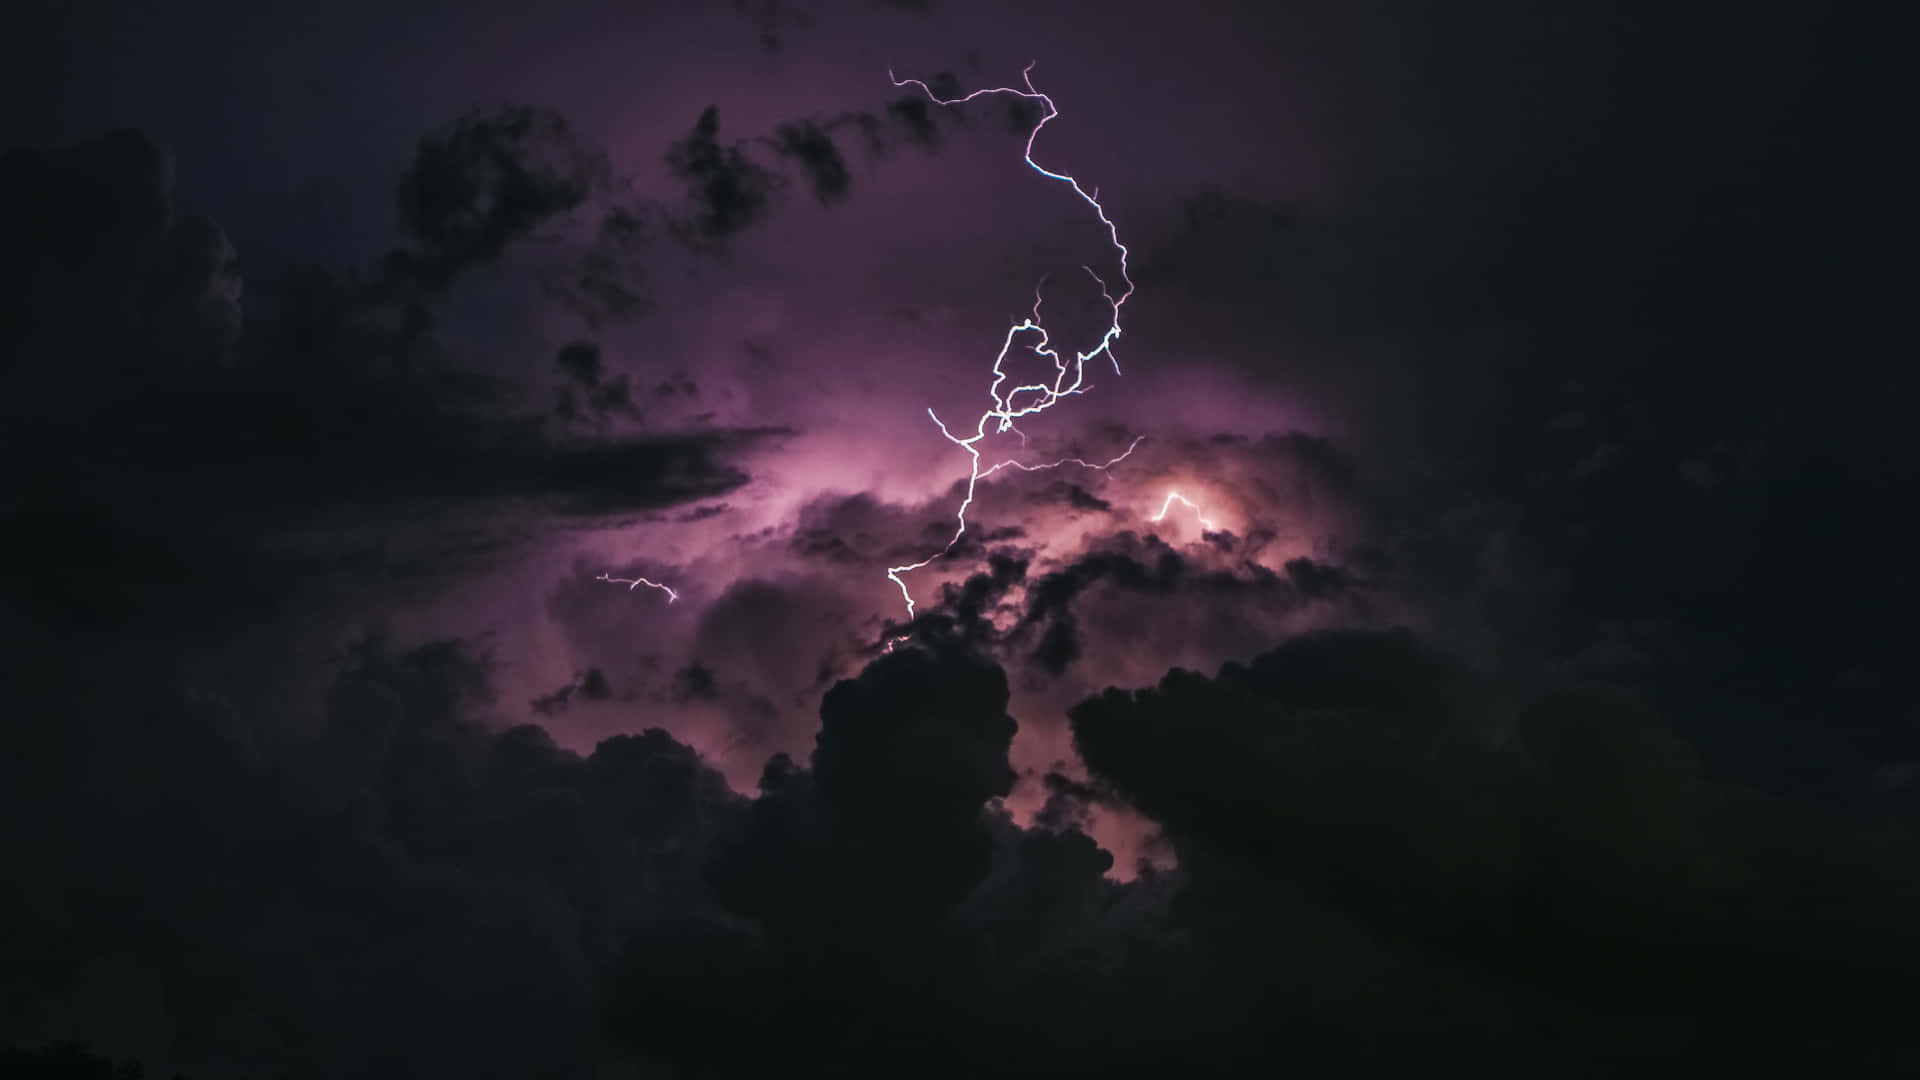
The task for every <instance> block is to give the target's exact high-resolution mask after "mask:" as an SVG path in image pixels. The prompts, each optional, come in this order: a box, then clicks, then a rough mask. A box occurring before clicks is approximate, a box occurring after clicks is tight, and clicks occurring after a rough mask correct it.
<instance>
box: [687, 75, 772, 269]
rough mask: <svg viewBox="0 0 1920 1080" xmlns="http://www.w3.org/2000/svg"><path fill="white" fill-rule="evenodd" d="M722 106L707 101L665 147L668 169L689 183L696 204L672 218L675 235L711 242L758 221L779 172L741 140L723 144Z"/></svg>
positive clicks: (689, 194) (702, 243)
mask: <svg viewBox="0 0 1920 1080" xmlns="http://www.w3.org/2000/svg"><path fill="white" fill-rule="evenodd" d="M719 135H720V110H719V109H718V108H716V107H715V106H712V105H709V106H707V109H706V111H705V112H703V113H701V114H700V119H699V120H698V121H696V122H695V123H694V125H693V131H692V132H690V133H689V134H688V135H687V136H686V137H685V138H683V139H681V140H680V141H679V142H677V143H675V144H673V147H672V148H671V149H669V150H668V151H667V157H666V161H667V169H668V171H669V172H671V173H672V174H673V175H674V176H675V177H677V178H679V179H680V180H681V181H682V182H683V183H684V184H685V185H686V189H687V197H688V198H689V199H690V200H691V201H692V202H693V204H694V206H695V208H696V210H695V213H694V216H693V217H692V218H691V219H690V220H686V221H681V222H676V223H675V226H676V231H677V233H678V235H679V236H680V237H681V238H682V239H684V240H685V241H687V242H688V243H689V244H693V245H695V246H706V247H710V246H712V245H714V244H715V243H717V242H719V241H722V240H725V239H727V238H728V237H729V236H732V235H733V234H734V233H737V232H740V231H742V230H743V229H746V228H747V227H748V226H750V225H753V224H754V223H756V222H757V221H759V219H760V217H761V216H762V215H763V214H764V213H765V212H766V208H767V203H768V200H769V199H770V198H771V197H772V194H773V189H774V187H775V186H776V184H778V183H779V180H780V177H779V176H778V175H777V174H775V173H773V172H771V171H769V170H768V169H766V168H765V167H763V166H761V165H760V164H759V163H757V162H755V161H753V160H752V159H751V158H749V157H747V155H746V151H745V150H744V149H743V145H742V144H740V143H733V144H726V145H723V144H722V143H721V142H720V139H719Z"/></svg>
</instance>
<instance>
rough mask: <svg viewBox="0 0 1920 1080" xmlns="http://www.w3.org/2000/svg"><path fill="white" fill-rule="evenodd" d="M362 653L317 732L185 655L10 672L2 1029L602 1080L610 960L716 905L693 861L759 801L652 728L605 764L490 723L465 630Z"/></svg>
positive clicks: (135, 1055) (342, 673) (117, 1043)
mask: <svg viewBox="0 0 1920 1080" xmlns="http://www.w3.org/2000/svg"><path fill="white" fill-rule="evenodd" d="M342 659H343V663H342V665H341V667H340V669H339V673H338V675H337V677H336V678H335V680H334V682H333V684H332V686H331V687H330V689H329V691H328V694H327V699H326V705H325V711H324V721H323V724H322V726H321V728H320V729H319V730H317V731H313V732H311V733H298V732H296V731H295V730H294V729H292V728H290V727H289V726H288V725H287V724H286V723H285V722H284V721H283V720H281V719H280V718H276V717H271V716H245V715H238V714H236V713H235V712H234V711H233V709H232V708H230V707H227V706H224V705H223V704H222V703H221V702H219V701H218V700H215V699H211V698H207V697H205V696H203V695H198V694H195V693H194V692H192V691H191V690H190V689H185V688H182V687H180V686H179V685H178V684H177V683H176V682H175V681H174V680H173V679H172V678H170V677H169V676H168V674H167V672H166V665H165V664H164V663H156V662H146V663H142V662H139V661H132V662H129V663H130V665H131V666H128V667H124V668H122V669H121V670H120V672H119V674H120V675H121V676H124V679H117V680H114V681H112V682H111V683H99V682H97V681H96V682H95V684H94V685H92V686H90V687H89V686H85V685H84V684H83V683H82V682H79V681H76V679H75V677H76V676H78V675H79V674H80V671H81V669H79V668H76V667H75V666H74V665H73V664H72V662H71V661H69V660H67V659H65V658H60V657H56V656H53V655H52V654H46V653H39V654H37V655H36V658H35V665H34V666H32V667H23V668H20V669H19V670H20V671H23V672H24V671H28V670H35V669H36V668H37V670H38V671H39V675H37V676H35V677H32V678H28V679H10V680H9V681H10V684H11V685H13V686H14V687H15V688H16V692H17V693H18V694H20V695H21V697H20V698H19V699H18V700H17V701H16V704H17V705H20V706H22V707H23V710H24V711H22V712H21V713H19V715H20V716H21V717H22V724H23V725H24V726H18V730H16V731H15V733H14V737H15V740H16V746H18V747H21V748H26V747H31V748H32V765H31V768H27V767H25V766H24V765H20V764H16V762H19V761H20V759H18V758H14V757H11V756H10V757H9V759H8V764H7V765H6V766H4V769H5V772H6V774H7V775H6V783H5V785H4V787H5V791H6V794H5V796H3V797H0V798H4V800H5V802H6V807H7V815H6V816H7V819H8V820H9V821H10V822H12V823H13V824H11V825H9V826H8V827H7V828H6V829H5V830H4V833H3V834H0V835H4V843H5V850H6V853H7V858H8V861H9V865H10V866H12V867H13V868H14V871H15V873H16V875H17V881H16V883H17V885H18V886H19V887H18V888H13V889H9V890H7V899H6V901H5V907H6V917H7V921H8V925H9V926H11V927H12V928H13V929H14V930H15V931H16V933H15V934H10V935H9V937H8V941H9V944H8V945H7V946H6V952H7V963H6V967H7V969H8V972H9V975H8V980H7V985H8V991H7V992H8V994H9V998H10V1000H13V1001H14V1002H15V1006H16V1007H9V1008H8V1009H7V1010H6V1016H7V1019H6V1021H5V1023H4V1030H3V1031H0V1041H10V1042H17V1043H20V1044H22V1045H27V1046H32V1045H38V1044H40V1043H41V1042H43V1041H44V1040H49V1039H55V1040H57V1039H59V1038H62V1037H73V1036H79V1037H81V1038H82V1039H84V1040H85V1041H86V1042H87V1043H88V1044H89V1045H90V1046H91V1047H92V1048H93V1049H94V1050H95V1051H97V1052H100V1053H104V1054H107V1055H108V1056H111V1057H114V1058H132V1059H138V1060H141V1061H143V1062H145V1063H146V1064H147V1065H148V1067H149V1068H150V1069H152V1070H156V1071H158V1072H159V1074H160V1075H171V1070H174V1069H178V1070H180V1071H181V1072H183V1073H185V1074H186V1075H191V1076H202V1075H205V1076H222V1075H260V1074H287V1073H293V1074H301V1075H305V1074H311V1075H324V1074H338V1073H342V1072H352V1073H357V1074H362V1075H396V1076H398V1075H421V1074H423V1073H432V1072H437V1071H440V1070H442V1069H447V1068H457V1069H459V1070H460V1071H462V1072H467V1073H469V1074H475V1073H480V1074H485V1073H496V1074H500V1075H506V1074H513V1073H519V1074H527V1073H530V1072H537V1073H544V1074H549V1075H579V1074H580V1073H581V1072H582V1071H583V1070H584V1068H585V1062H584V1058H583V1057H582V1056H581V1053H582V1049H583V1048H584V1047H585V1046H586V1040H587V1037H588V1035H589V1034H590V1029H589V1027H588V1026H587V1023H586V1021H585V1020H584V1017H585V1016H586V1015H587V1014H588V1012H590V1010H591V1002H592V999H593V996H594V991H593V982H592V979H593V970H594V968H595V966H596V962H597V961H596V959H595V958H596V957H605V956H608V955H610V950H611V949H612V947H613V943H614V942H616V941H619V940H624V938H625V937H626V935H627V934H628V933H629V932H630V931H631V928H632V927H633V926H635V925H637V923H636V919H638V918H639V917H640V916H641V915H642V914H643V913H644V914H646V915H647V916H648V917H659V916H662V915H665V914H669V913H672V912H674V911H681V910H690V909H694V910H697V909H700V908H701V907H702V906H703V905H707V904H709V903H710V902H709V901H706V900H703V899H701V898H702V897H703V896H705V895H706V893H705V890H704V886H702V884H701V883H700V881H699V879H698V875H697V873H696V874H694V876H692V877H688V876H687V875H688V874H689V873H690V872H691V871H690V868H689V864H688V862H687V860H686V858H685V853H686V852H688V851H698V850H704V848H705V847H706V845H707V843H708V840H707V839H706V838H707V837H709V836H711V835H713V834H714V832H715V830H716V829H717V828H718V827H719V825H720V824H721V823H722V822H723V821H724V820H725V819H727V818H728V817H729V816H731V815H732V814H734V813H737V811H738V806H739V804H738V800H737V799H735V798H734V797H733V796H732V795H731V794H730V793H729V792H727V791H726V789H725V786H724V784H722V783H721V782H720V780H719V778H718V776H717V775H716V774H714V773H712V772H711V771H710V770H707V769H705V768H704V767H703V766H702V765H701V764H700V763H699V762H698V761H697V760H696V759H695V758H694V757H693V755H692V754H691V753H690V752H689V751H687V750H686V748H685V747H682V746H680V745H678V744H676V743H675V742H674V741H673V740H672V739H670V738H668V737H666V736H665V735H664V734H662V733H660V732H657V731H655V732H648V733H646V734H643V735H636V736H622V737H619V738H615V739H610V740H607V741H606V742H604V743H603V744H601V746H600V747H599V748H598V749H597V750H596V752H595V753H593V754H592V755H591V756H589V757H585V758H582V757H580V756H578V755H574V754H571V753H567V752H565V751H562V750H559V749H557V748H556V747H554V745H553V743H552V740H551V739H549V738H548V737H547V736H546V735H545V733H544V732H542V731H540V730H539V729H538V728H533V727H520V728H512V729H508V730H506V731H502V732H499V733H497V734H496V733H494V732H491V731H489V730H488V729H487V727H486V726H485V725H484V724H483V723H482V722H481V714H480V711H481V710H483V709H484V708H485V705H486V702H487V701H488V699H489V691H488V681H489V680H488V675H487V668H486V666H485V663H484V661H482V660H480V659H479V658H478V657H476V656H475V654H474V653H473V651H472V650H471V649H469V648H467V647H465V646H463V645H461V644H460V643H457V642H443V643H438V644H434V645H430V646H426V647H422V648H419V649H415V650H412V651H410V652H405V653H396V652H394V651H392V650H390V649H388V648H386V647H384V646H382V645H380V644H379V643H378V642H373V641H368V642H364V643H362V644H360V645H359V646H357V647H355V648H354V649H352V650H351V651H350V652H349V653H348V654H347V655H346V656H345V657H343V658H342ZM29 820H32V821H34V822H35V824H34V825H32V826H31V827H28V826H26V824H25V823H26V822H27V821H29ZM60 926H64V927H66V928H67V929H64V930H61V929H56V927H60ZM29 986H31V987H35V988H37V989H36V990H35V991H34V992H33V993H31V994H27V995H26V996H24V997H22V996H19V995H20V994H21V993H22V992H23V988H25V987H29ZM535 986H537V987H539V992H538V993H537V994H535V995H533V997H535V998H537V1000H529V999H528V997H527V995H526V993H525V990H526V988H528V987H535ZM234 987H245V990H244V992H239V993H236V992H235V991H234V990H233V988H234ZM469 1026H471V1029H470V1030H463V1029H464V1028H468V1027H469Z"/></svg>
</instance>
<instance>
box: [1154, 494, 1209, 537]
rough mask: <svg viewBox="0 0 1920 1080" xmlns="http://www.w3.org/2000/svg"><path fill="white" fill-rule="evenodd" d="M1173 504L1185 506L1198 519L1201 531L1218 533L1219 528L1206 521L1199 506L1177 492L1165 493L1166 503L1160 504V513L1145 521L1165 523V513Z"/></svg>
mask: <svg viewBox="0 0 1920 1080" xmlns="http://www.w3.org/2000/svg"><path fill="white" fill-rule="evenodd" d="M1174 503H1179V504H1181V505H1182V506H1185V507H1186V508H1187V509H1189V510H1192V511H1193V516H1194V517H1196V518H1199V519H1200V527H1201V528H1202V529H1205V530H1206V531H1208V532H1219V531H1220V528H1219V526H1217V525H1215V524H1214V523H1213V522H1211V521H1208V520H1207V516H1206V515H1205V514H1203V513H1201V512H1200V505H1199V504H1198V503H1196V502H1194V501H1193V500H1192V499H1189V498H1187V497H1186V496H1185V495H1182V494H1180V493H1179V492H1177V491H1169V492H1167V501H1166V502H1163V503H1161V504H1160V512H1159V513H1157V514H1155V515H1153V516H1152V517H1151V518H1148V519H1147V520H1149V521H1165V520H1166V519H1167V511H1168V510H1171V509H1172V508H1173V504H1174Z"/></svg>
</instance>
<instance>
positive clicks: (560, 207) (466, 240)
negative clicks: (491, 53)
mask: <svg viewBox="0 0 1920 1080" xmlns="http://www.w3.org/2000/svg"><path fill="white" fill-rule="evenodd" d="M608 176H609V173H608V165H607V160H606V156H605V155H604V154H603V153H602V152H601V151H600V150H599V149H598V148H596V147H594V146H592V145H591V144H589V143H586V142H584V141H582V140H581V139H579V138H577V137H576V136H574V135H573V133H572V132H571V131H569V130H568V127H567V122H566V119H565V118H564V117H562V116H559V115H558V114H555V113H552V112H549V111H545V110H537V109H532V108H527V107H524V106H521V107H515V108H510V109H505V110H502V111H500V112H498V113H494V114H489V115H475V116H468V117H466V118H464V119H462V120H460V121H459V122H457V123H456V124H454V125H453V127H452V128H451V129H449V130H448V131H446V132H444V133H437V134H433V135H428V136H425V137H423V138H422V139H421V140H420V145H419V149H418V151H417V153H416V154H415V156H414V159H413V163H412V164H411V165H409V166H408V168H407V171H406V172H405V173H404V174H402V175H401V177H400V183H399V186H398V187H397V188H396V189H395V192H394V198H395V201H396V204H397V206H398V208H399V212H400V229H401V231H402V232H403V233H404V234H405V235H406V237H407V239H408V240H409V241H410V242H411V243H412V245H413V246H412V247H411V248H409V249H401V250H398V251H395V252H394V253H393V254H391V255H389V256H388V259H387V263H386V265H387V266H388V267H389V268H390V269H391V270H393V271H394V272H395V273H397V274H400V275H403V276H406V277H409V278H412V279H415V280H417V281H419V282H420V283H421V284H422V285H425V286H427V287H428V288H432V289H444V288H445V287H446V286H447V285H449V284H450V283H451V282H452V281H453V278H454V277H455V276H456V275H457V274H459V273H460V272H461V271H463V270H465V269H467V268H469V267H473V266H480V265H484V264H486V263H490V262H493V261H495V260H497V259H499V258H500V256H501V255H502V254H503V253H504V252H505V251H506V249H507V247H508V246H509V245H510V244H512V243H514V242H515V241H517V240H521V239H523V238H525V237H526V236H528V235H530V234H531V233H532V232H533V230H534V229H536V228H538V227H539V226H541V225H542V224H545V223H546V222H548V221H551V220H553V219H555V218H557V217H559V216H561V215H563V214H566V213H569V212H570V211H572V210H574V209H575V208H576V207H578V206H580V205H581V204H582V203H584V202H585V201H586V200H587V198H588V196H589V195H591V194H593V193H594V192H595V191H596V190H599V189H600V188H602V187H604V186H605V185H606V183H607V181H608Z"/></svg>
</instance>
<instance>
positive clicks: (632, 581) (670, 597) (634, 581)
mask: <svg viewBox="0 0 1920 1080" xmlns="http://www.w3.org/2000/svg"><path fill="white" fill-rule="evenodd" d="M593 580H595V581H610V582H612V583H613V584H615V585H625V586H626V587H627V591H628V592H632V591H633V590H635V589H637V588H639V587H640V586H642V585H645V586H646V587H647V588H649V589H659V590H660V591H661V592H663V593H666V594H667V603H669V604H671V603H673V602H674V601H675V600H678V599H680V594H679V593H677V592H674V591H673V589H672V587H671V586H667V585H662V584H660V583H659V582H657V581H648V580H647V579H646V578H617V577H613V576H611V575H608V574H601V575H600V576H599V577H597V578H594V579H593Z"/></svg>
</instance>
